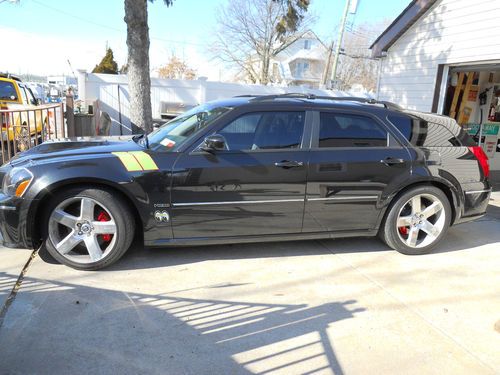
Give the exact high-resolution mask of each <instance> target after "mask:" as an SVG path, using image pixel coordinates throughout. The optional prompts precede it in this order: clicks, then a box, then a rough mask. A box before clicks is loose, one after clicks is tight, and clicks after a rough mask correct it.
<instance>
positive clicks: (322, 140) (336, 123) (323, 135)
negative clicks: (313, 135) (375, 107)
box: [319, 112, 388, 147]
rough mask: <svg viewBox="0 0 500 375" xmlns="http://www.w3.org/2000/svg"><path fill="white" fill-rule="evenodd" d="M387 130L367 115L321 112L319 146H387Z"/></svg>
mask: <svg viewBox="0 0 500 375" xmlns="http://www.w3.org/2000/svg"><path fill="white" fill-rule="evenodd" d="M387 138H388V137H387V131H385V130H384V129H383V128H382V127H381V126H380V125H379V124H378V123H377V122H376V121H375V120H373V119H371V118H370V117H366V116H359V115H350V114H338V113H330V112H321V114H320V127H319V147H385V146H387Z"/></svg>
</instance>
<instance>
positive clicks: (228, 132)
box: [218, 112, 305, 150]
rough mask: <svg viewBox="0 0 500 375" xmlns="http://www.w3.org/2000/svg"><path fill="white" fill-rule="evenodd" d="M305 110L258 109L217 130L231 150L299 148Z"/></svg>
mask: <svg viewBox="0 0 500 375" xmlns="http://www.w3.org/2000/svg"><path fill="white" fill-rule="evenodd" d="M304 118H305V113H304V112H255V113H249V114H246V115H243V116H241V117H239V118H237V119H236V120H234V121H232V122H231V123H229V124H228V125H226V126H225V127H224V128H223V129H222V130H220V131H219V132H218V134H221V135H223V136H224V138H226V142H227V145H228V148H229V150H260V149H280V148H299V147H300V144H301V142H302V133H303V132H304Z"/></svg>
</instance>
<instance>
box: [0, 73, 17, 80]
mask: <svg viewBox="0 0 500 375" xmlns="http://www.w3.org/2000/svg"><path fill="white" fill-rule="evenodd" d="M0 78H7V79H13V80H14V81H18V82H21V78H19V77H18V76H15V75H12V74H10V73H2V72H0Z"/></svg>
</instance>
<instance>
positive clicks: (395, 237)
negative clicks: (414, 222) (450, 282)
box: [379, 186, 452, 255]
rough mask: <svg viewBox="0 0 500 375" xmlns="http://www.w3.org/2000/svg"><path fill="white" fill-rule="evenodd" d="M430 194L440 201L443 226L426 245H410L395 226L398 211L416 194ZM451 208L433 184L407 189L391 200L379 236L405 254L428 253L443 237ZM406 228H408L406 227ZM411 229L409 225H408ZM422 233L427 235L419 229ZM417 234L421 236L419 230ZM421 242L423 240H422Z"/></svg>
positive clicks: (446, 198)
mask: <svg viewBox="0 0 500 375" xmlns="http://www.w3.org/2000/svg"><path fill="white" fill-rule="evenodd" d="M419 195H420V196H432V197H434V198H436V199H438V200H439V201H440V202H441V203H442V207H443V210H442V213H443V214H444V218H443V219H441V220H442V221H440V223H441V225H442V226H443V227H442V229H441V231H440V233H439V235H437V236H436V237H435V239H433V240H432V242H431V243H430V244H428V245H426V246H422V247H411V246H408V244H407V243H406V242H405V241H404V239H403V237H404V236H405V234H404V233H401V232H400V230H401V229H399V228H398V226H397V220H398V216H399V214H400V212H401V211H402V210H403V209H408V206H406V204H407V203H408V202H409V201H410V200H411V199H412V198H414V197H417V196H419ZM451 215H452V210H451V206H450V201H449V200H448V197H447V196H446V194H445V193H444V192H443V191H442V190H441V189H439V188H437V187H434V186H419V187H415V188H412V189H409V190H407V191H406V192H404V193H403V194H401V195H399V196H397V197H396V198H395V200H394V201H393V202H392V204H391V206H390V207H389V208H388V212H387V214H386V216H385V219H384V221H383V222H382V225H381V227H380V230H379V237H380V239H381V240H382V241H384V242H385V243H386V244H387V246H389V247H390V248H392V249H394V250H396V251H398V252H400V253H402V254H406V255H421V254H428V253H430V252H431V251H432V250H433V249H434V248H435V247H436V246H437V245H438V244H439V243H440V242H441V241H442V239H443V237H444V236H445V235H446V232H447V231H448V228H449V227H450V223H451ZM433 218H434V217H433V216H431V217H429V220H433ZM406 230H408V229H406ZM410 230H411V226H410ZM420 231H421V232H422V233H423V235H427V234H426V232H424V231H423V230H420ZM417 233H419V234H418V235H419V236H421V234H420V232H418V231H417ZM431 238H432V237H431ZM422 244H423V242H422Z"/></svg>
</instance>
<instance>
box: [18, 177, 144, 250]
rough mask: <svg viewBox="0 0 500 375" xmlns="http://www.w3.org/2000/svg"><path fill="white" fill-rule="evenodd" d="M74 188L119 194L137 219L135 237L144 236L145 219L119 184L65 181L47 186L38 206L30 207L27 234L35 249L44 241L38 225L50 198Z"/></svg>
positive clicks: (41, 193) (37, 198)
mask: <svg viewBox="0 0 500 375" xmlns="http://www.w3.org/2000/svg"><path fill="white" fill-rule="evenodd" d="M72 187H89V188H94V189H95V188H103V189H105V190H108V191H112V192H113V193H116V194H118V195H119V196H120V197H121V198H122V199H123V200H124V201H125V202H126V203H127V206H128V208H129V209H130V211H131V212H132V215H133V216H134V218H135V227H136V233H135V235H136V236H137V235H140V236H142V232H143V218H142V216H141V215H140V211H139V208H138V207H137V205H136V204H135V203H134V200H133V198H132V197H131V195H130V193H129V192H127V191H126V190H125V189H123V188H121V187H120V186H119V185H118V184H114V183H112V182H111V181H107V180H102V179H89V178H85V179H78V180H63V181H59V182H57V183H54V184H52V185H50V186H47V187H46V188H45V189H43V190H42V191H40V192H39V193H38V194H37V195H36V198H35V200H34V202H37V204H35V205H32V207H30V210H29V212H28V217H29V218H31V220H30V221H29V222H27V233H28V234H30V235H31V236H30V237H31V242H32V244H33V247H34V248H36V247H38V245H39V244H40V243H41V240H42V238H41V237H42V231H41V228H40V226H39V225H36V223H39V222H41V220H42V219H43V215H44V213H45V210H46V208H47V205H48V204H49V202H50V199H49V197H50V196H54V195H56V194H57V193H58V192H61V191H64V190H66V189H71V188H72Z"/></svg>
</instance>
